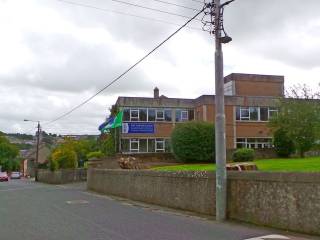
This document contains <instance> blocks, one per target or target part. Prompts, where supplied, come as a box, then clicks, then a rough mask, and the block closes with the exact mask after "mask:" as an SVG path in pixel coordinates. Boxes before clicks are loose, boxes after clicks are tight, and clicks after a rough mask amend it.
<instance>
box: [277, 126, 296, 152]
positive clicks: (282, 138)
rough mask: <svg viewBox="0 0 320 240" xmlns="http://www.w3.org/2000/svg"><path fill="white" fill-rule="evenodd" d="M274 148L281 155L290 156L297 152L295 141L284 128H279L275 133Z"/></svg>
mask: <svg viewBox="0 0 320 240" xmlns="http://www.w3.org/2000/svg"><path fill="white" fill-rule="evenodd" d="M273 144H274V149H275V151H276V153H277V155H278V156H279V157H289V156H290V155H291V154H292V153H294V152H295V146H294V143H293V141H292V140H291V139H290V138H289V137H288V134H287V132H286V131H285V130H283V129H281V128H280V129H278V130H276V131H275V132H274V134H273Z"/></svg>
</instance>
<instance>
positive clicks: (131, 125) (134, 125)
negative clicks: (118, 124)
mask: <svg viewBox="0 0 320 240" xmlns="http://www.w3.org/2000/svg"><path fill="white" fill-rule="evenodd" d="M122 133H154V123H145V122H141V123H140V122H128V123H122Z"/></svg>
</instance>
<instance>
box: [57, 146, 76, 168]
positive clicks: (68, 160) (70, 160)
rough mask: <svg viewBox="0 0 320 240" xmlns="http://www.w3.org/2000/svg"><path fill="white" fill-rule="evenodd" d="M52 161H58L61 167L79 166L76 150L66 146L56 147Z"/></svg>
mask: <svg viewBox="0 0 320 240" xmlns="http://www.w3.org/2000/svg"><path fill="white" fill-rule="evenodd" d="M52 161H53V162H54V161H57V163H58V166H59V168H76V167H77V166H78V159H77V154H76V152H75V151H74V150H72V149H69V148H66V147H61V148H58V149H56V150H55V151H54V152H53V154H52Z"/></svg>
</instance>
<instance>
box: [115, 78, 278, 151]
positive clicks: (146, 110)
mask: <svg viewBox="0 0 320 240" xmlns="http://www.w3.org/2000/svg"><path fill="white" fill-rule="evenodd" d="M224 83H225V89H224V90H225V114H226V146H227V149H235V148H242V147H247V148H255V149H263V148H272V133H271V131H270V129H269V128H268V126H267V124H268V120H269V118H270V117H272V116H273V115H274V114H277V109H276V108H275V107H274V106H275V102H276V99H278V98H280V97H283V96H284V77H283V76H274V75H257V74H242V73H232V74H230V75H228V76H226V77H225V78H224ZM116 105H117V107H119V109H121V110H123V111H124V112H123V123H122V129H121V132H120V142H121V144H120V147H119V148H120V152H122V153H158V152H170V135H171V132H172V131H173V129H174V127H175V126H176V125H177V124H180V123H182V122H186V121H194V120H195V121H205V122H212V123H213V122H214V120H215V96H214V95H202V96H200V97H198V98H196V99H184V98H169V97H166V96H163V95H160V93H159V89H158V88H155V89H154V97H153V98H147V97H119V98H118V100H117V102H116Z"/></svg>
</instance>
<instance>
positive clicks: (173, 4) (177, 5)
mask: <svg viewBox="0 0 320 240" xmlns="http://www.w3.org/2000/svg"><path fill="white" fill-rule="evenodd" d="M152 1H154V2H160V3H164V4H167V5H172V6H176V7H181V8H184V9H189V10H193V11H199V10H200V9H196V8H192V7H187V6H184V5H180V4H176V3H172V2H167V1H162V0H152Z"/></svg>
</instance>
